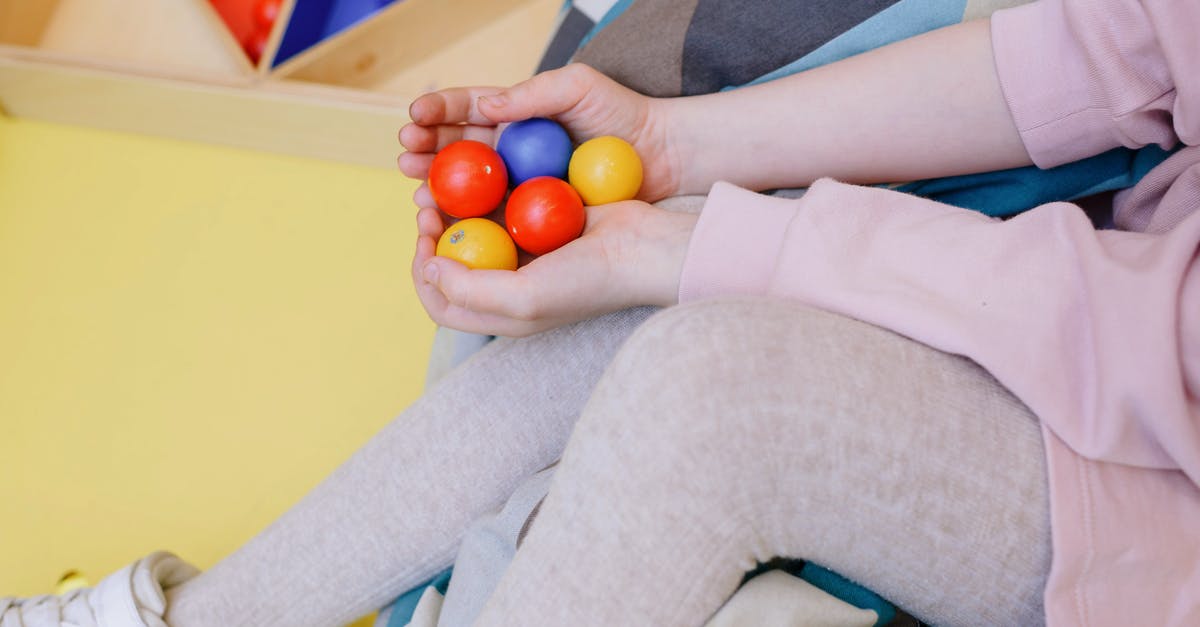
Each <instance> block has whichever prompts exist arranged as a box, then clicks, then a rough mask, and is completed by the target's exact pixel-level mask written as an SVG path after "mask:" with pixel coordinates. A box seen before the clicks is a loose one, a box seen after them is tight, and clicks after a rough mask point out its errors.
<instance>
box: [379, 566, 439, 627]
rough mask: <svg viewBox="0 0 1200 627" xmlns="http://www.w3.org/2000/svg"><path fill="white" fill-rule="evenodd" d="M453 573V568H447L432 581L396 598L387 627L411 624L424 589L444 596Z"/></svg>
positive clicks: (402, 626)
mask: <svg viewBox="0 0 1200 627" xmlns="http://www.w3.org/2000/svg"><path fill="white" fill-rule="evenodd" d="M453 573H454V569H453V568H447V569H446V570H444V571H442V572H440V573H438V574H437V575H436V576H435V577H434V578H433V579H430V580H429V581H426V582H425V583H423V584H421V585H419V586H417V587H415V588H413V589H412V590H409V591H408V592H405V593H404V594H402V595H400V596H399V597H397V598H396V600H395V601H393V602H392V613H391V614H390V615H389V616H388V622H387V627H404V626H405V625H407V624H409V623H410V622H412V617H413V612H415V611H417V603H418V602H419V601H420V600H421V595H423V594H425V589H426V588H434V589H436V590H437V591H438V592H440V593H441V594H443V595H444V594H446V589H447V588H449V587H450V575H451V574H453Z"/></svg>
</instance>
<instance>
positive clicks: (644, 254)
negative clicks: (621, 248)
mask: <svg viewBox="0 0 1200 627" xmlns="http://www.w3.org/2000/svg"><path fill="white" fill-rule="evenodd" d="M698 219H699V216H698V215H695V214H693V213H689V212H684V211H669V210H666V209H661V208H658V207H651V208H650V209H649V212H648V213H647V216H646V219H645V220H643V221H642V224H641V228H640V233H639V238H638V252H637V256H636V258H635V261H634V263H632V264H630V265H629V267H628V270H629V272H630V274H631V276H630V279H631V280H632V281H633V282H634V283H633V284H634V285H636V286H637V287H636V288H635V290H634V294H635V295H636V300H637V302H635V303H632V304H635V305H658V306H660V307H667V306H670V305H674V304H676V303H678V302H679V279H680V277H681V276H682V275H683V263H684V259H685V258H686V257H687V250H688V245H689V243H690V242H691V238H692V231H694V230H695V228H696V222H697V220H698Z"/></svg>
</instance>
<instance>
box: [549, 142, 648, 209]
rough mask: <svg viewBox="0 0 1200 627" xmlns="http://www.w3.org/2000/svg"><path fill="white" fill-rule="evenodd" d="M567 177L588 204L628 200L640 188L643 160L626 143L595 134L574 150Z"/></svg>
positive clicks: (635, 194) (634, 195)
mask: <svg viewBox="0 0 1200 627" xmlns="http://www.w3.org/2000/svg"><path fill="white" fill-rule="evenodd" d="M567 179H568V180H569V181H570V182H571V186H572V187H574V188H575V191H577V192H579V196H580V197H581V198H583V202H584V204H586V205H589V206H594V205H603V204H605V203H610V202H617V201H620V200H631V199H633V198H634V197H636V196H637V193H638V190H639V189H641V188H642V160H641V159H640V158H639V157H638V154H637V151H636V150H634V149H633V146H630V145H629V142H627V141H625V140H623V139H621V138H619V137H613V136H611V135H605V136H604V137H596V138H594V139H589V140H587V141H585V142H583V143H582V144H580V145H579V147H578V148H576V149H575V152H574V153H573V154H572V155H571V163H570V164H568V165H567Z"/></svg>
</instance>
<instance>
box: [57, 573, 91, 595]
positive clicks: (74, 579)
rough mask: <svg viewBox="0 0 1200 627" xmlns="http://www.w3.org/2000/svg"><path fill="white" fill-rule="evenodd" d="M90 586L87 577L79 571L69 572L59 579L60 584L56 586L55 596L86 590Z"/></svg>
mask: <svg viewBox="0 0 1200 627" xmlns="http://www.w3.org/2000/svg"><path fill="white" fill-rule="evenodd" d="M88 585H89V584H88V580H87V577H84V576H83V573H81V572H79V571H77V570H68V571H67V572H65V573H63V576H62V577H59V578H58V583H57V584H55V586H54V594H58V595H62V594H66V593H68V592H70V591H72V590H78V589H80V588H86V587H88Z"/></svg>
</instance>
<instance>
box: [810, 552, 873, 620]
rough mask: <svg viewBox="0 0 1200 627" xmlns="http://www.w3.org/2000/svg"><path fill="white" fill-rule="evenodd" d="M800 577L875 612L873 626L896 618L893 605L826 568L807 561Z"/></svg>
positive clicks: (855, 604) (840, 597)
mask: <svg viewBox="0 0 1200 627" xmlns="http://www.w3.org/2000/svg"><path fill="white" fill-rule="evenodd" d="M800 578H801V579H803V580H804V581H807V582H808V583H810V584H812V585H814V586H816V587H817V588H820V589H821V590H824V591H825V592H827V593H829V595H831V596H834V597H837V598H838V599H841V600H842V601H845V602H846V603H849V604H850V605H853V606H854V607H857V608H859V609H863V610H871V611H872V612H875V615H876V616H878V617H879V618H878V619H876V621H875V627H882V626H883V625H886V624H888V623H890V622H892V620H893V619H894V618H896V607H895V606H894V605H892V604H891V603H888V602H887V601H885V600H884V599H883V597H881V596H879V595H878V594H875V593H874V592H871V591H870V590H868V589H866V588H864V587H862V586H860V585H858V584H856V583H854V582H853V581H850V580H849V579H846V578H845V577H843V576H841V575H839V574H837V573H835V572H833V571H832V570H829V569H828V568H824V567H822V566H818V565H816V564H814V563H812V562H807V563H805V564H804V568H801V569H800Z"/></svg>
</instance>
